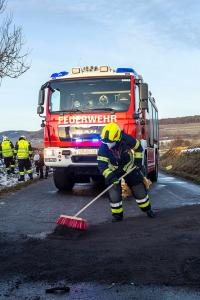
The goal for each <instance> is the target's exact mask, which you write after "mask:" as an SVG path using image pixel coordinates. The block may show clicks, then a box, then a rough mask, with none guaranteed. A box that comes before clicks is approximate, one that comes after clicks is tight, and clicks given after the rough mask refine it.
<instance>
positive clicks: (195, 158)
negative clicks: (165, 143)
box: [160, 149, 200, 184]
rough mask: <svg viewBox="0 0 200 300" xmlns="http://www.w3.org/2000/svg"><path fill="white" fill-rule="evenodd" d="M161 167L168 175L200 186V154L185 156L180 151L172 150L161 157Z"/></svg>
mask: <svg viewBox="0 0 200 300" xmlns="http://www.w3.org/2000/svg"><path fill="white" fill-rule="evenodd" d="M169 166H171V168H170V167H169ZM160 167H161V169H162V170H164V171H166V172H168V173H171V174H174V175H178V176H181V177H184V178H186V179H190V180H192V181H194V182H196V183H199V184H200V153H191V154H183V153H181V152H180V150H177V149H171V150H169V151H167V152H166V153H165V154H164V155H163V156H162V157H161V159H160ZM168 167H169V170H168Z"/></svg>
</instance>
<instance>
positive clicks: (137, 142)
mask: <svg viewBox="0 0 200 300" xmlns="http://www.w3.org/2000/svg"><path fill="white" fill-rule="evenodd" d="M139 146H140V141H139V140H136V144H135V147H133V148H132V149H133V150H136V149H137V148H138V147H139Z"/></svg>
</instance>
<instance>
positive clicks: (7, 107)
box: [0, 0, 200, 131]
mask: <svg viewBox="0 0 200 300" xmlns="http://www.w3.org/2000/svg"><path fill="white" fill-rule="evenodd" d="M6 13H11V14H12V16H13V23H14V24H15V25H16V26H21V27H22V30H23V36H24V40H25V42H26V43H25V45H24V52H26V51H27V50H28V51H30V54H29V57H28V62H29V63H30V64H31V68H30V70H28V71H27V72H26V73H25V74H23V75H22V76H20V77H19V78H18V79H10V78H8V77H6V78H4V79H3V80H2V82H1V85H0V131H4V130H33V131H34V130H38V129H40V124H41V119H40V117H39V116H38V115H37V113H36V110H37V101H38V92H39V89H40V86H41V85H42V84H43V83H45V82H46V81H47V80H48V79H49V77H50V75H51V74H52V73H55V72H60V71H63V70H66V71H69V70H70V69H71V68H72V67H78V66H86V65H109V66H111V67H114V68H117V67H132V68H134V69H135V70H136V72H137V73H138V74H141V75H142V76H143V78H144V80H145V81H146V82H147V83H148V84H149V88H150V90H151V92H152V96H154V98H155V99H156V103H157V107H158V109H159V118H168V117H181V116H192V115H199V114H200V105H199V98H200V95H199V86H200V84H199V80H200V1H199V0H168V1H166V0H140V1H138V0H126V1H123V0H115V1H108V0H96V1H94V0H73V1H72V0H54V1H52V0H43V1H41V0H28V1H27V0H7V7H6V11H5V12H4V14H3V15H2V14H1V15H0V24H1V23H2V22H3V18H4V17H5V16H6Z"/></svg>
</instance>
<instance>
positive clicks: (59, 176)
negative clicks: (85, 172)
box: [53, 168, 75, 192]
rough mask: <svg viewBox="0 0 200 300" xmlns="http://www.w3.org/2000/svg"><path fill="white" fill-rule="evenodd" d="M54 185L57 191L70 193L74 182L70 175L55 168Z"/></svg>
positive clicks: (61, 169) (63, 170) (63, 169)
mask: <svg viewBox="0 0 200 300" xmlns="http://www.w3.org/2000/svg"><path fill="white" fill-rule="evenodd" d="M53 180H54V184H55V186H56V187H57V189H58V190H59V191H62V192H64V191H71V190H72V189H73V186H74V184H75V181H74V179H73V177H72V175H71V174H70V173H68V172H67V169H65V168H55V169H54V170H53Z"/></svg>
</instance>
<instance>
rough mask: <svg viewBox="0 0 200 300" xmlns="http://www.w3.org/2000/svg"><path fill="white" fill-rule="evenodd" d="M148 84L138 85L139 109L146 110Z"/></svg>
mask: <svg viewBox="0 0 200 300" xmlns="http://www.w3.org/2000/svg"><path fill="white" fill-rule="evenodd" d="M148 97H149V92H148V84H147V83H141V84H140V100H141V109H146V110H148Z"/></svg>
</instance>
